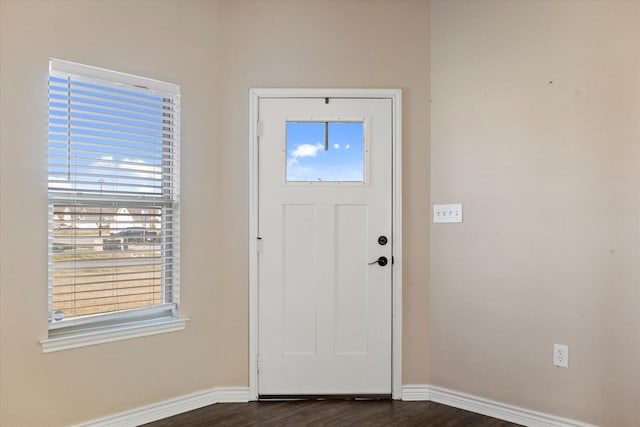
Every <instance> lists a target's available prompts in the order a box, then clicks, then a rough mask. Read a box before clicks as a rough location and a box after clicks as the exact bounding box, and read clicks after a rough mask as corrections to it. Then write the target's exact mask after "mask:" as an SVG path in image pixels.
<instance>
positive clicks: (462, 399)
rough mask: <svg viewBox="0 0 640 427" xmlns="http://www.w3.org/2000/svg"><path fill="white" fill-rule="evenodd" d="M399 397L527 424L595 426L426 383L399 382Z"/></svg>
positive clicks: (558, 426)
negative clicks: (400, 388)
mask: <svg viewBox="0 0 640 427" xmlns="http://www.w3.org/2000/svg"><path fill="white" fill-rule="evenodd" d="M402 400H413V401H417V400H428V401H431V402H436V403H442V404H443V405H448V406H453V407H454V408H459V409H464V410H466V411H471V412H475V413H477V414H482V415H487V416H489V417H493V418H497V419H499V420H504V421H509V422H512V423H517V424H522V425H524V426H528V427H595V426H593V425H591V424H586V423H583V422H580V421H574V420H570V419H568V418H562V417H557V416H555V415H549V414H544V413H542V412H536V411H531V410H529V409H524V408H520V407H518V406H512V405H507V404H504V403H500V402H496V401H494V400H489V399H485V398H482V397H478V396H473V395H471V394H466V393H460V392H457V391H453V390H448V389H446V388H441V387H435V386H430V385H426V384H425V385H421V384H414V385H403V386H402Z"/></svg>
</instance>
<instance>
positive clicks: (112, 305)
mask: <svg viewBox="0 0 640 427" xmlns="http://www.w3.org/2000/svg"><path fill="white" fill-rule="evenodd" d="M90 237H94V236H92V235H91V234H85V235H84V236H78V235H77V234H76V235H75V236H74V237H73V239H74V241H76V242H77V240H78V239H82V241H83V242H85V243H83V244H77V243H75V244H73V245H65V244H64V243H65V242H64V240H61V239H58V240H57V242H56V240H55V237H54V255H53V262H54V265H55V269H54V272H53V295H52V311H53V312H55V311H62V313H63V315H64V318H69V317H74V316H81V315H87V314H97V313H105V312H109V311H115V310H125V309H131V308H138V307H147V306H150V305H155V304H160V303H162V300H163V298H162V273H161V271H162V264H161V252H160V244H149V243H147V242H143V243H139V242H134V243H131V242H129V243H126V242H125V243H123V239H110V238H104V239H103V238H102V237H101V238H99V239H89V238H90ZM116 241H117V242H118V243H114V242H116ZM105 242H106V243H105ZM105 248H107V249H106V250H105Z"/></svg>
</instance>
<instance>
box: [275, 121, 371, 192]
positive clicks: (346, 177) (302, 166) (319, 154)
mask: <svg viewBox="0 0 640 427" xmlns="http://www.w3.org/2000/svg"><path fill="white" fill-rule="evenodd" d="M286 130H287V135H286V146H287V150H286V151H287V166H286V168H287V172H286V177H287V179H286V180H287V182H296V181H302V182H314V181H317V182H364V123H363V122H337V121H331V122H313V121H308V122H303V121H292V122H287V128H286Z"/></svg>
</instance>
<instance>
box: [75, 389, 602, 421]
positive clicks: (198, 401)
mask: <svg viewBox="0 0 640 427" xmlns="http://www.w3.org/2000/svg"><path fill="white" fill-rule="evenodd" d="M249 400H250V392H249V387H221V388H214V389H210V390H203V391H199V392H195V393H191V394H187V395H184V396H180V397H175V398H173V399H168V400H164V401H162V402H158V403H153V404H151V405H146V406H142V407H139V408H134V409H131V410H128V411H124V412H120V413H117V414H114V415H109V416H107V417H103V418H99V419H95V420H91V421H88V422H85V423H81V424H78V425H77V426H78V427H85V426H86V427H88V426H92V427H116V426H117V427H129V426H131V427H134V426H139V425H141V424H145V423H150V422H152V421H157V420H160V419H163V418H167V417H171V416H173V415H178V414H181V413H183V412H188V411H193V410H194V409H199V408H202V407H205V406H208V405H213V404H214V403H231V402H234V403H246V402H249ZM402 400H405V401H432V402H436V403H442V404H443V405H448V406H453V407H454V408H459V409H464V410H466V411H471V412H475V413H477V414H482V415H487V416H489V417H493V418H497V419H500V420H504V421H509V422H513V423H517V424H522V425H525V426H529V427H595V426H593V425H591V424H586V423H583V422H580V421H574V420H570V419H568V418H562V417H557V416H555V415H549V414H544V413H542V412H536V411H531V410H529V409H524V408H520V407H517V406H512V405H507V404H504V403H500V402H496V401H493V400H489V399H484V398H482V397H478V396H473V395H470V394H466V393H460V392H457V391H453V390H448V389H445V388H441V387H435V386H430V385H426V384H424V385H423V384H413V385H403V386H402Z"/></svg>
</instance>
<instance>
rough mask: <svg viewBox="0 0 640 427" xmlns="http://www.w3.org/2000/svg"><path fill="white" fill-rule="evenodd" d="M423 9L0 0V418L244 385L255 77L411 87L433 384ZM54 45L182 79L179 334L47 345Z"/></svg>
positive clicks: (415, 318)
mask: <svg viewBox="0 0 640 427" xmlns="http://www.w3.org/2000/svg"><path fill="white" fill-rule="evenodd" d="M428 20H429V5H428V2H426V1H359V0H352V1H337V0H335V1H271V0H262V1H216V0H212V1H184V0H181V1H177V0H176V1H121V2H120V1H53V0H51V1H35V0H34V1H19V0H18V1H12V0H0V325H1V328H0V425H2V426H20V427H24V426H44V425H46V426H56V425H66V424H70V423H76V422H81V421H84V420H88V419H92V418H96V417H100V416H104V415H109V414H113V413H116V412H120V411H124V410H127V409H131V408H135V407H138V406H141V405H145V404H149V403H153V402H158V401H161V400H164V399H168V398H171V397H176V396H180V395H183V394H186V393H190V392H194V391H198V390H204V389H210V388H213V387H220V386H246V385H248V303H247V301H248V277H247V276H248V272H247V253H248V248H247V243H246V242H247V240H248V238H247V237H248V236H247V224H248V216H247V215H248V213H247V207H248V203H247V200H248V192H247V187H248V164H247V158H248V153H247V133H248V130H247V129H248V122H247V111H248V89H249V88H250V87H376V88H378V87H379V88H402V89H403V90H404V109H405V115H404V119H405V122H404V128H403V130H404V136H405V139H404V143H405V146H404V149H405V153H404V162H405V164H404V172H405V175H404V186H405V195H406V197H405V201H404V211H405V218H404V224H405V236H404V239H405V246H404V251H405V260H404V261H405V270H404V283H405V289H404V304H405V312H404V314H405V328H404V339H405V346H404V373H403V375H404V382H405V383H425V382H428V379H429V378H428V349H427V334H426V324H427V310H426V307H427V274H428V248H427V247H426V245H425V242H427V241H428V234H427V230H428V215H426V214H425V212H428V201H429V187H428V181H429V168H428V165H429V143H428V140H429V105H428V98H429V78H428V76H429V50H428ZM50 56H51V57H56V58H60V59H66V60H70V61H76V62H80V63H86V64H91V65H95V66H99V67H104V68H109V69H115V70H118V71H123V72H128V73H133V74H139V75H143V76H148V77H152V78H156V79H160V80H166V81H170V82H173V83H178V84H180V85H181V86H182V166H183V167H182V234H183V239H182V295H181V301H182V310H183V314H184V315H185V316H186V317H189V318H191V321H190V322H189V324H188V325H187V328H186V330H185V331H183V332H179V333H171V334H164V335H157V336H153V337H147V338H142V339H134V340H128V341H121V342H117V343H110V344H103V345H98V346H93V347H86V348H81V349H74V350H68V351H63V352H57V353H51V354H46V355H45V354H42V352H41V348H40V345H39V344H38V341H39V340H40V339H42V338H44V337H46V335H47V327H46V322H47V319H46V307H47V297H46V282H47V276H46V274H47V273H46V262H47V257H46V238H45V237H44V236H46V227H47V225H46V215H45V212H46V203H47V202H46V117H47V105H46V102H47V99H46V93H47V86H46V85H47V81H46V79H47V59H48V57H50ZM17 183H20V184H17Z"/></svg>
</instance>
